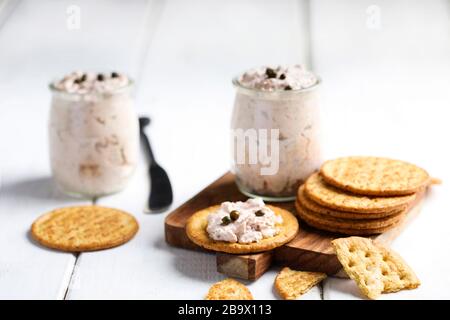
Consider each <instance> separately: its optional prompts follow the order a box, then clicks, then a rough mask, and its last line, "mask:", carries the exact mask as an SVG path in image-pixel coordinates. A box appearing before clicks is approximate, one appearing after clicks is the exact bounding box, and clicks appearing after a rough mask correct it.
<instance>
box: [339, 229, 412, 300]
mask: <svg viewBox="0 0 450 320" xmlns="http://www.w3.org/2000/svg"><path fill="white" fill-rule="evenodd" d="M331 243H332V245H333V247H334V249H335V251H336V254H337V257H338V259H339V261H340V262H341V264H342V266H343V267H344V270H345V272H346V273H347V274H348V276H349V277H350V278H351V279H353V280H355V281H356V284H357V285H358V287H359V288H360V290H361V291H362V293H363V294H365V295H366V296H367V297H368V298H370V299H376V298H377V297H378V296H379V295H380V294H381V293H383V292H384V293H387V292H397V291H400V290H403V289H414V288H417V287H418V286H419V285H420V281H419V279H418V278H417V276H416V275H415V274H414V272H413V271H412V269H411V268H410V267H409V266H408V265H407V264H406V262H405V261H404V260H403V259H402V258H401V257H400V256H399V255H398V254H397V253H395V252H394V251H392V250H390V249H388V248H386V247H384V246H382V245H380V244H377V243H375V242H373V241H372V240H371V239H367V238H361V237H349V238H341V239H335V240H333V241H332V242H331Z"/></svg>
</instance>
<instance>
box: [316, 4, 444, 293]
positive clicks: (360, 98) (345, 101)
mask: <svg viewBox="0 0 450 320" xmlns="http://www.w3.org/2000/svg"><path fill="white" fill-rule="evenodd" d="M373 5H375V6H377V7H378V8H379V9H380V10H381V11H380V12H381V25H380V28H379V29H371V28H368V27H367V25H366V21H367V19H368V14H367V11H366V10H367V9H368V8H369V7H370V6H373ZM311 7H312V16H311V21H312V39H313V40H312V43H313V45H312V48H313V65H314V68H315V70H316V71H317V72H318V73H319V74H320V75H321V76H322V77H323V79H324V84H323V87H322V98H323V99H322V111H323V116H322V118H323V135H324V142H325V144H324V146H325V148H326V149H325V153H326V155H327V158H333V157H336V156H344V155H349V154H371V155H383V156H390V157H394V158H400V159H405V160H409V161H411V162H413V163H417V164H419V165H422V166H423V167H425V168H426V169H428V170H429V171H430V173H431V174H432V175H434V176H437V177H440V178H442V179H444V181H447V180H448V178H449V174H448V170H447V165H448V163H449V161H450V153H449V150H448V148H442V145H441V142H440V141H441V139H445V138H444V137H448V136H449V135H450V129H449V127H448V125H447V123H446V122H447V120H446V119H448V118H449V116H450V112H449V109H448V101H450V93H449V91H448V89H447V87H448V83H450V59H448V57H449V56H450V42H449V41H448V39H449V36H450V22H449V20H448V2H446V1H429V2H427V3H426V4H425V3H423V2H420V1H395V2H392V1H358V2H352V1H344V2H339V4H337V3H335V2H333V1H320V0H319V1H314V2H312V3H311ZM369 11H370V10H369ZM449 191H450V190H449V189H448V186H447V185H446V184H444V185H442V186H437V187H435V188H434V190H433V192H432V193H431V194H430V195H429V197H428V199H427V200H426V203H425V204H424V206H423V209H422V213H421V215H420V216H419V217H418V219H417V220H416V221H414V222H413V223H412V224H411V225H410V226H409V227H408V228H407V229H406V230H405V231H404V233H403V234H402V235H401V236H400V237H399V238H398V239H397V240H396V241H395V242H394V244H393V248H394V249H395V250H397V251H398V252H399V253H400V254H401V255H402V256H403V257H404V258H405V259H406V260H407V261H408V262H409V263H410V264H411V265H412V267H413V268H414V269H415V270H416V271H417V273H418V276H419V278H420V279H421V280H422V286H421V287H420V288H419V289H417V290H413V291H404V292H401V293H397V294H390V295H385V296H383V297H382V298H383V299H439V298H449V297H450V295H449V292H448V290H447V289H446V288H448V285H449V281H450V277H449V276H448V272H447V271H446V270H448V269H449V268H450V255H449V252H448V248H447V247H448V243H450V237H449V234H448V232H447V231H446V226H447V225H448V224H449V223H450V217H449V216H448V214H446V212H448V211H449V209H450V205H449V203H448V201H446V197H445V196H444V194H448V193H449ZM360 297H361V296H360V295H359V293H358V291H357V289H356V287H355V285H354V283H353V282H351V281H348V280H341V279H329V280H327V281H326V282H325V287H324V298H325V299H354V298H360Z"/></svg>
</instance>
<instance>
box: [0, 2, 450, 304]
mask: <svg viewBox="0 0 450 320" xmlns="http://www.w3.org/2000/svg"><path fill="white" fill-rule="evenodd" d="M73 5H75V6H78V7H77V8H79V9H80V10H81V11H80V12H81V16H80V17H81V19H80V28H79V29H77V28H74V27H73V24H69V27H68V25H67V21H68V20H67V19H69V18H70V17H69V16H70V15H71V14H72V13H73V7H71V10H72V11H70V10H69V13H67V9H68V8H69V7H70V6H73ZM374 6H375V7H374ZM448 8H449V7H448V1H445V0H436V1H427V2H424V1H395V3H392V2H390V1H387V0H385V1H358V2H356V1H340V2H339V6H338V4H337V3H336V2H335V1H324V0H320V1H314V2H311V3H310V2H309V1H295V0H288V1H250V0H246V1H242V0H240V1H237V0H236V1H208V0H195V1H189V2H187V1H182V0H167V1H158V0H154V1H144V0H140V1H132V2H131V1H127V2H125V1H118V0H110V1H106V0H102V1H96V2H95V3H94V2H93V1H87V0H85V1H56V0H55V1H50V0H42V1H31V0H28V1H25V0H24V1H18V0H17V1H15V0H12V1H11V0H10V1H5V0H3V1H0V175H1V180H0V181H1V182H0V298H3V299H14V298H24V299H118V298H125V299H201V298H202V297H203V296H204V294H205V292H206V291H207V289H208V287H209V286H210V285H211V284H212V283H213V282H215V281H216V280H219V279H222V278H223V276H222V275H220V274H218V273H217V272H216V271H215V259H214V256H212V255H208V254H202V253H194V252H188V251H185V250H181V249H175V248H171V247H169V246H167V244H166V243H165V241H164V228H163V221H164V217H165V214H159V215H151V214H146V213H144V210H143V209H144V207H145V201H146V197H147V193H148V181H147V175H146V168H145V162H144V160H142V161H141V163H140V166H139V168H138V171H137V173H136V175H135V177H134V179H133V181H132V183H131V184H130V186H129V187H128V188H127V189H126V190H125V191H123V192H122V193H120V194H116V195H113V196H110V197H105V198H101V199H99V201H98V203H99V204H102V205H108V206H114V207H118V208H121V209H124V210H127V211H129V212H131V213H133V214H134V215H135V216H136V217H137V219H138V220H139V223H140V227H141V228H140V231H139V233H138V234H137V236H136V238H135V239H133V240H132V241H131V242H129V243H127V244H125V245H123V246H121V247H118V248H115V249H112V250H105V251H100V252H93V253H83V254H80V255H73V254H69V253H60V252H56V251H52V250H47V249H45V248H42V247H39V246H38V245H36V244H35V243H33V242H32V241H31V240H30V237H29V234H28V231H29V227H30V225H31V223H32V222H33V220H34V219H35V218H36V217H37V216H39V215H40V214H42V213H44V212H46V211H49V210H51V209H53V208H55V207H60V206H65V205H71V204H76V203H89V202H90V201H89V200H85V201H83V200H76V199H70V198H68V197H65V196H64V195H61V194H60V193H58V192H57V191H56V190H55V188H54V186H53V184H52V181H51V178H50V170H49V163H48V162H49V161H48V150H47V131H46V129H47V127H46V123H47V114H48V109H49V99H50V94H49V91H48V89H47V84H48V82H49V81H50V80H51V79H52V78H54V77H56V76H58V75H61V74H64V73H65V72H68V71H71V70H73V69H85V70H111V69H114V70H118V71H124V72H128V73H129V74H131V75H132V76H133V77H134V78H135V79H137V82H138V87H137V92H136V98H137V104H138V105H137V108H138V111H139V113H141V114H148V115H150V116H151V117H152V119H153V122H152V125H151V127H150V128H149V130H148V133H149V135H150V137H151V140H152V142H153V145H154V149H155V153H156V155H157V158H158V160H159V161H160V162H161V164H163V166H164V167H165V168H166V169H167V171H168V172H169V175H170V177H171V180H172V182H173V187H174V193H175V201H174V204H173V207H174V208H175V207H176V206H178V205H180V204H181V203H183V202H184V201H186V200H187V199H188V198H189V197H191V196H192V195H194V194H195V193H196V192H198V191H199V190H200V189H201V188H202V187H204V186H206V185H207V184H208V183H210V182H211V181H212V180H214V179H215V178H217V177H218V176H220V175H221V174H222V173H223V172H225V171H226V170H227V168H228V165H229V161H228V160H229V156H228V150H229V149H228V124H229V120H230V113H231V107H232V103H233V94H234V92H233V88H232V86H231V84H230V78H231V77H232V76H233V75H235V74H236V73H237V72H239V71H241V70H243V69H245V68H247V67H249V66H255V65H260V64H266V63H295V62H299V61H304V62H306V63H308V64H310V65H312V67H313V69H314V70H315V71H316V72H317V73H318V74H320V76H321V77H322V78H323V80H324V83H323V87H322V119H323V140H324V143H323V145H324V149H325V153H326V156H327V158H332V157H336V156H341V155H351V154H373V155H383V156H390V157H395V158H400V159H405V160H409V161H411V162H414V163H417V164H419V165H421V166H423V167H425V168H427V169H428V170H429V171H430V173H431V174H432V175H434V176H436V177H439V178H441V179H443V181H444V184H443V185H442V186H439V187H435V188H433V190H432V192H431V193H430V194H429V196H428V198H427V200H426V203H425V205H424V207H423V211H422V214H421V215H420V216H419V217H418V218H417V220H416V221H414V223H413V224H412V225H411V226H410V227H409V228H408V229H407V230H406V231H405V232H404V233H403V234H402V235H401V237H400V238H398V240H396V242H395V243H394V244H393V247H394V248H395V249H396V250H397V251H399V252H400V253H401V254H402V256H403V257H404V258H405V259H406V260H407V261H408V262H409V263H410V264H411V265H412V267H413V268H414V269H415V270H416V271H417V274H418V276H419V278H420V279H421V280H422V286H421V287H420V288H419V289H417V290H414V291H404V292H401V293H397V294H390V295H386V296H383V297H382V298H383V299H398V298H402V299H403V298H405V299H437V298H447V299H448V298H450V292H449V290H448V288H449V287H450V275H449V271H450V250H449V245H450V233H449V232H448V230H449V227H450V201H449V199H448V197H449V191H450V189H449V187H448V182H449V181H450V174H449V172H450V170H449V165H450V151H449V142H448V138H449V137H450V126H449V124H448V121H449V119H450V111H449V109H450V108H449V104H450V90H449V84H450V22H449V9H448ZM374 10H375V11H374ZM374 12H375V13H374ZM377 12H379V13H380V17H381V19H379V20H377V19H376V18H377V17H376V15H377V14H378V13H377ZM374 14H375V20H373V19H374ZM276 272H277V270H276V268H274V269H273V270H271V271H270V272H268V273H267V274H265V275H264V276H263V277H262V278H261V279H259V280H258V281H255V282H253V283H249V287H250V290H251V291H252V292H253V294H254V296H255V298H256V299H273V298H276V295H275V294H274V291H273V288H272V283H273V280H274V276H275V274H276ZM303 298H304V299H360V298H361V296H360V294H359V293H358V291H357V290H356V287H355V285H354V284H353V282H351V281H350V280H340V279H328V280H326V281H325V282H324V284H323V286H321V287H316V288H314V289H312V290H311V291H310V292H309V293H308V294H306V295H305V296H304V297H303Z"/></svg>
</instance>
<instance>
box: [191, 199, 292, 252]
mask: <svg viewBox="0 0 450 320" xmlns="http://www.w3.org/2000/svg"><path fill="white" fill-rule="evenodd" d="M297 232H298V221H297V218H296V217H295V216H294V215H293V214H292V213H290V212H289V211H287V210H284V209H281V208H278V207H275V206H271V205H265V204H264V202H263V201H262V199H259V198H256V199H248V200H247V201H246V202H241V201H238V202H224V203H222V204H221V205H216V206H212V207H209V208H206V209H203V210H200V211H198V212H196V213H194V214H193V215H192V216H191V217H190V218H189V220H188V221H187V224H186V233H187V236H188V237H189V239H190V240H191V241H192V242H194V243H195V244H197V245H199V246H200V247H203V248H205V249H208V250H213V251H220V252H226V253H234V254H243V253H254V252H262V251H267V250H271V249H274V248H277V247H279V246H282V245H283V244H285V243H287V242H289V241H291V240H292V239H293V238H294V237H295V235H296V234H297Z"/></svg>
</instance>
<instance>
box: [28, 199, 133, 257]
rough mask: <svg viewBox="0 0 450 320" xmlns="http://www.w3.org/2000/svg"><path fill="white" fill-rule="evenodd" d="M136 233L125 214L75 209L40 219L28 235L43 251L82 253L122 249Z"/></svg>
mask: <svg viewBox="0 0 450 320" xmlns="http://www.w3.org/2000/svg"><path fill="white" fill-rule="evenodd" d="M138 229H139V225H138V223H137V221H136V219H135V218H134V217H133V216H132V215H130V214H128V213H126V212H124V211H121V210H117V209H112V208H106V207H101V206H78V207H65V208H60V209H56V210H53V211H51V212H48V213H46V214H44V215H42V216H41V217H39V218H38V219H37V220H36V221H35V222H34V223H33V225H32V226H31V235H32V236H33V238H34V239H35V240H36V241H37V242H39V243H40V244H42V245H44V246H46V247H49V248H53V249H57V250H62V251H69V252H82V251H94V250H100V249H106V248H112V247H116V246H118V245H121V244H123V243H125V242H127V241H129V240H130V239H131V238H133V236H134V235H135V234H136V232H137V231H138Z"/></svg>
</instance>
